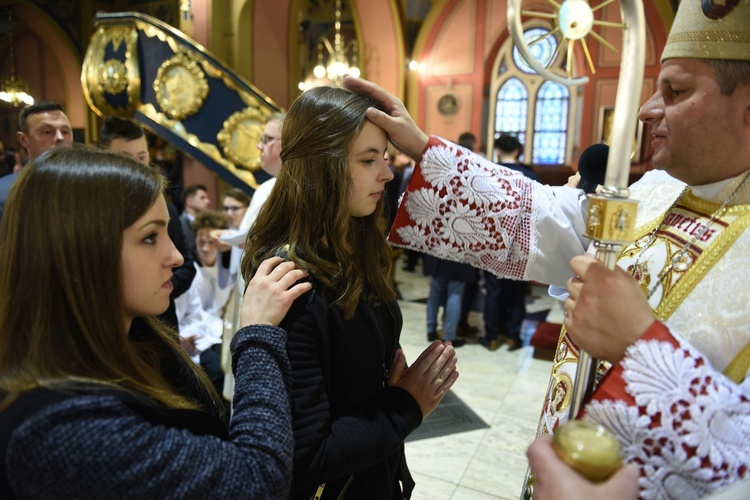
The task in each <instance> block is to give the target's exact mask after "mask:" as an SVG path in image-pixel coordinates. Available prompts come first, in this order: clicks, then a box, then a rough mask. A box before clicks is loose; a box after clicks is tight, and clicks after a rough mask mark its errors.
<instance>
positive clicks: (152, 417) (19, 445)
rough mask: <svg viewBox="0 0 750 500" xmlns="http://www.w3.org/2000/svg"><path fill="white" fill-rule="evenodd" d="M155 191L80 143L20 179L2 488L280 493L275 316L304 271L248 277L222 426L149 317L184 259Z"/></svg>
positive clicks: (0, 275) (24, 494) (3, 284)
mask: <svg viewBox="0 0 750 500" xmlns="http://www.w3.org/2000/svg"><path fill="white" fill-rule="evenodd" d="M164 189H165V181H164V179H163V178H162V177H161V176H160V175H159V174H158V173H157V172H156V171H155V170H152V169H150V168H148V167H145V166H143V165H140V164H139V163H137V162H135V161H133V160H131V159H129V158H127V157H124V156H119V155H116V154H112V153H106V152H101V151H90V150H85V149H53V150H50V151H49V152H47V153H45V154H44V155H43V156H41V157H39V158H37V159H35V161H34V162H32V163H31V164H29V165H27V166H26V167H25V168H24V170H23V172H22V173H21V175H20V176H19V178H18V181H17V182H16V184H15V186H14V188H13V191H12V192H11V194H10V198H9V200H8V203H7V205H6V208H5V214H4V217H3V219H2V226H0V262H2V263H3V264H2V266H0V457H2V467H0V498H103V497H110V498H111V497H113V496H127V497H132V498H177V497H182V498H184V497H192V498H209V497H218V496H223V497H242V498H259V499H261V498H262V499H266V498H285V497H286V496H287V492H288V488H289V481H290V477H291V465H292V450H293V442H292V435H291V416H290V415H291V408H290V398H289V392H288V391H289V389H290V384H291V382H290V369H289V362H288V358H287V355H286V351H285V343H286V334H285V332H284V331H283V330H281V329H280V328H278V327H275V326H272V325H276V324H278V323H279V321H280V320H281V319H282V318H283V317H284V315H285V314H286V311H287V310H288V307H289V305H290V304H291V303H292V302H293V300H294V299H295V298H296V297H298V296H299V295H300V294H301V293H303V292H305V291H307V290H308V289H309V284H307V283H304V282H302V283H300V284H298V285H295V283H296V282H297V281H299V280H300V279H302V278H304V277H305V276H306V273H305V272H304V271H301V270H295V269H294V266H293V265H292V264H291V263H281V262H282V260H281V259H278V258H277V259H273V260H269V261H266V262H264V263H262V264H260V266H259V269H258V273H257V274H256V276H255V278H254V280H253V281H252V282H250V283H249V287H248V295H249V296H250V297H251V298H249V299H248V300H246V301H245V302H244V304H243V311H242V325H243V326H244V328H242V329H240V331H239V332H237V335H236V336H235V338H234V341H233V343H232V349H233V353H234V371H235V377H237V380H238V381H241V383H240V384H239V389H238V391H237V393H236V394H235V399H234V414H233V416H232V419H231V421H230V424H229V428H228V429H227V427H226V424H225V423H224V420H223V419H222V418H221V417H222V415H221V411H222V410H221V408H222V405H221V404H220V403H219V402H218V399H217V398H218V396H217V395H216V393H215V391H214V390H213V388H212V387H211V384H210V382H209V381H208V380H207V378H206V376H205V375H204V374H203V373H202V372H201V370H200V368H199V367H198V366H197V365H195V364H194V363H192V362H191V361H190V360H189V358H188V357H187V355H186V354H185V353H184V352H183V351H182V350H181V349H180V348H179V345H178V344H177V340H176V339H177V337H176V334H175V333H174V332H173V331H172V330H170V329H168V328H167V327H165V326H164V325H163V324H162V323H160V322H159V321H157V320H156V319H155V318H154V316H155V315H158V314H160V313H162V312H163V311H164V310H165V309H166V308H167V306H168V304H169V294H170V292H171V290H172V284H171V277H172V269H173V268H175V267H177V266H179V265H180V264H181V263H182V261H183V259H182V256H181V255H180V254H179V253H178V252H177V250H176V249H175V247H174V245H173V244H172V241H171V240H170V239H169V236H168V235H167V223H168V221H169V215H168V212H167V206H166V203H165V200H164V195H163V193H164ZM290 287H291V288H290Z"/></svg>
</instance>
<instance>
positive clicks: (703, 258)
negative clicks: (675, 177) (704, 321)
mask: <svg viewBox="0 0 750 500" xmlns="http://www.w3.org/2000/svg"><path fill="white" fill-rule="evenodd" d="M678 205H680V206H683V207H685V208H686V209H689V210H691V211H694V212H697V213H699V214H701V213H702V214H711V213H714V212H715V211H716V210H718V209H719V207H720V206H721V205H720V204H718V203H714V202H712V201H707V200H704V199H701V198H698V197H696V196H695V195H694V194H693V191H692V190H691V189H688V191H687V192H686V193H685V194H684V195H683V196H682V199H681V200H679V201H678V202H677V204H676V205H675V206H678ZM666 215H667V214H662V215H661V217H656V218H655V219H654V220H653V221H651V222H649V223H647V224H645V225H643V226H641V227H639V228H638V229H637V230H636V236H635V241H638V240H639V239H641V238H643V237H645V236H646V235H648V234H650V233H651V232H652V231H653V230H654V229H656V228H657V227H659V226H660V225H661V223H662V221H663V220H664V217H665V216H666ZM728 217H729V218H728ZM732 217H734V219H732ZM719 220H721V221H722V222H723V223H724V224H726V227H725V228H724V230H723V231H721V233H720V234H719V236H718V237H717V240H716V241H714V242H713V243H712V244H711V245H710V246H708V247H707V248H706V249H705V250H703V251H702V252H701V255H700V257H699V258H698V259H697V260H696V262H695V263H694V264H693V265H692V266H690V269H689V270H688V271H687V272H686V273H685V274H684V275H683V276H682V278H680V279H679V280H678V281H677V282H676V283H675V284H674V285H673V286H670V287H669V289H668V290H665V294H664V296H663V297H662V299H661V301H660V302H659V305H658V306H657V307H656V309H655V311H654V313H655V314H656V316H657V317H658V318H659V319H661V320H663V321H664V320H666V319H668V318H669V317H670V316H671V315H672V314H673V313H674V312H675V310H677V307H678V306H679V305H680V304H681V303H682V301H683V300H685V297H687V296H688V295H689V294H690V292H692V291H693V289H694V288H695V287H696V286H697V285H698V283H700V281H701V280H702V279H703V278H704V276H705V275H706V273H707V272H708V271H709V270H710V269H711V268H712V267H713V266H714V264H716V262H717V261H718V260H719V258H721V256H722V255H724V253H726V251H727V250H728V249H729V248H730V247H731V246H732V244H733V243H734V242H735V241H736V240H737V238H738V237H739V236H740V235H741V234H742V233H743V232H744V231H745V230H746V229H747V228H748V226H750V205H745V204H741V205H729V206H727V207H726V209H725V211H724V213H723V214H722V216H721V218H720V219H719ZM633 250H640V249H639V248H634V247H628V248H625V249H623V251H622V252H621V253H620V255H619V257H618V261H619V260H620V259H622V258H624V257H625V256H626V254H628V253H631V254H632V252H633ZM667 282H668V281H667Z"/></svg>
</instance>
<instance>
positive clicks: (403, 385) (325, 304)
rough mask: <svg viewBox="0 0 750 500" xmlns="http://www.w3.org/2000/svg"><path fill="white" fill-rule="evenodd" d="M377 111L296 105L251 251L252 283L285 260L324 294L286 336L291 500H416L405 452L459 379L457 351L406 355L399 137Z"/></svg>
mask: <svg viewBox="0 0 750 500" xmlns="http://www.w3.org/2000/svg"><path fill="white" fill-rule="evenodd" d="M376 105H377V103H375V102H374V101H372V100H371V99H369V98H367V97H363V96H361V95H358V94H354V93H352V92H349V91H347V90H345V89H341V88H330V87H319V88H314V89H311V90H308V91H307V92H305V93H304V94H302V95H301V96H300V97H299V98H298V99H297V101H295V102H294V104H292V106H291V108H290V109H289V112H288V113H287V117H286V120H285V121H284V126H283V127H282V131H281V134H282V140H281V143H282V144H283V149H282V152H281V159H282V161H283V165H282V168H281V172H280V174H279V176H278V177H277V181H276V185H275V186H274V188H273V191H272V192H271V194H270V197H269V199H268V201H267V202H266V203H265V205H264V206H263V208H262V209H261V211H260V213H259V214H258V218H257V219H256V221H255V224H254V226H253V228H252V229H251V231H250V233H249V234H248V239H247V244H246V247H245V248H246V252H245V256H244V257H243V262H242V273H243V276H244V277H245V279H249V278H250V277H251V276H252V275H253V274H254V273H256V272H257V271H258V270H259V269H260V266H261V263H262V262H263V260H264V259H267V258H268V257H270V256H273V255H276V254H279V255H284V256H285V257H286V258H287V259H288V260H290V261H292V262H294V263H295V264H296V265H297V266H299V267H300V268H304V269H306V270H307V271H308V272H309V273H310V276H311V281H312V283H313V291H312V292H311V293H309V294H306V295H305V296H303V297H301V298H299V299H298V300H297V301H296V302H295V303H294V305H293V306H292V308H291V309H290V311H289V313H288V314H287V316H286V318H285V319H284V320H283V322H282V323H281V326H282V327H283V328H284V329H285V330H286V331H287V333H288V335H289V337H288V340H287V350H288V353H289V357H290V362H291V365H292V378H293V396H292V397H293V401H294V404H293V422H294V423H293V426H294V439H295V459H294V476H293V479H292V493H291V497H290V498H295V499H296V498H300V499H302V498H304V499H309V498H312V497H313V496H314V497H315V498H324V499H325V498H353V499H362V498H374V499H399V500H400V499H402V498H409V497H410V494H411V490H412V489H413V486H414V483H413V481H412V480H411V477H410V475H409V472H408V468H407V467H406V462H405V459H404V453H403V451H404V447H403V443H404V439H405V438H406V436H407V435H409V433H410V432H412V431H413V430H414V429H415V428H416V427H417V426H419V424H420V423H421V421H422V419H423V418H424V417H426V416H427V415H428V414H429V413H430V412H431V411H432V410H434V409H435V407H436V406H437V405H438V403H439V402H440V400H441V399H442V398H443V396H444V395H445V393H446V392H447V390H448V389H449V388H450V387H451V386H452V385H453V383H454V382H455V380H456V378H457V377H458V372H457V371H456V361H457V358H456V354H455V351H454V348H453V347H452V346H451V344H450V343H442V342H438V341H436V342H434V343H433V344H432V345H430V346H429V347H428V348H427V349H426V350H425V351H424V352H423V353H422V355H421V356H420V357H419V359H417V361H416V362H415V363H414V364H413V365H412V366H410V367H408V368H407V367H406V360H405V356H404V354H403V352H402V351H401V349H400V348H399V336H400V333H401V325H402V317H401V312H400V310H399V308H398V304H397V302H396V301H395V297H396V295H395V292H394V287H393V283H392V281H391V280H390V267H391V265H392V264H391V250H390V247H389V246H388V244H387V242H386V239H385V231H386V225H387V221H386V219H385V217H384V216H383V203H384V200H383V191H384V189H385V185H386V183H387V182H388V181H390V180H391V179H392V178H393V174H392V173H391V171H390V169H389V168H388V164H387V162H386V160H385V158H384V155H385V151H386V146H387V143H388V136H387V135H386V134H385V132H384V131H383V130H382V129H380V128H378V127H377V126H375V125H373V124H372V123H370V122H369V121H368V120H367V119H366V117H365V110H366V109H367V108H368V107H370V106H376ZM237 384H238V387H239V386H240V385H241V384H240V382H239V381H238V382H237ZM399 482H401V483H402V484H403V489H402V486H401V485H400V484H399Z"/></svg>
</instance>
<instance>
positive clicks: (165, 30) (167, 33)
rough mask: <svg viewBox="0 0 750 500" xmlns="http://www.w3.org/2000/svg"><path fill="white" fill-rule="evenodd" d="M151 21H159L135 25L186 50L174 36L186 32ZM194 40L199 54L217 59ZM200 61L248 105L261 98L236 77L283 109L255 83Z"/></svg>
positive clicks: (161, 39)
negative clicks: (243, 85) (247, 89)
mask: <svg viewBox="0 0 750 500" xmlns="http://www.w3.org/2000/svg"><path fill="white" fill-rule="evenodd" d="M133 16H134V17H136V18H138V17H139V14H138V13H133ZM150 21H151V22H154V23H158V24H157V25H154V24H150V23H149V22H146V21H144V20H141V19H136V21H135V25H136V27H137V28H138V29H139V30H141V31H142V32H143V34H144V35H145V36H147V37H149V38H154V37H156V38H157V39H159V41H161V42H164V43H166V44H168V45H169V47H170V48H171V49H172V52H175V53H177V52H181V51H183V50H185V47H184V46H183V44H181V43H180V42H178V41H177V40H176V39H175V38H173V37H174V36H178V37H179V36H182V37H184V38H187V36H186V35H185V34H184V33H182V32H181V31H179V30H178V29H175V28H173V27H172V26H169V25H168V24H164V23H162V22H161V21H159V20H158V19H150ZM192 42H193V44H194V45H195V49H196V53H197V54H201V55H203V54H208V55H210V56H211V57H213V58H214V59H217V58H216V57H215V56H214V55H213V54H211V52H210V51H208V50H206V48H205V47H203V46H202V45H201V44H199V43H198V42H195V41H194V40H193V41H192ZM217 60H218V59H217ZM198 62H199V63H200V64H201V66H203V69H204V70H205V71H206V73H208V74H209V76H212V77H213V78H222V81H223V82H224V84H225V85H226V86H227V87H229V88H230V89H232V90H234V91H235V92H237V93H238V94H239V96H240V98H241V99H242V102H244V103H245V104H246V105H248V106H258V105H259V104H258V103H259V102H260V100H259V99H257V98H256V97H254V96H253V95H252V94H250V93H249V92H247V91H246V90H245V89H244V88H242V87H239V86H238V85H237V83H236V82H235V78H237V79H238V80H242V83H244V84H245V85H247V86H248V87H249V88H251V89H252V90H253V91H254V92H256V93H257V94H258V95H259V96H264V99H263V101H264V103H265V104H264V105H266V106H269V107H271V108H278V109H281V106H279V105H278V104H276V103H275V102H273V100H271V98H270V97H268V96H265V95H264V94H263V93H262V92H261V91H260V90H259V89H258V88H257V87H256V86H255V85H253V84H252V83H250V82H248V81H246V80H244V79H243V78H242V77H240V76H239V75H235V77H234V78H232V77H231V76H229V75H228V74H225V73H224V72H223V71H222V70H219V69H217V68H215V66H214V65H213V64H212V63H210V62H209V61H208V59H206V58H202V59H200V60H198Z"/></svg>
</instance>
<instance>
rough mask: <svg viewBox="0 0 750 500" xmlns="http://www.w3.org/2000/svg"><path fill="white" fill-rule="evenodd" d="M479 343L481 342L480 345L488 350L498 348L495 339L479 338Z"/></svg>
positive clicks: (498, 344) (498, 345)
mask: <svg viewBox="0 0 750 500" xmlns="http://www.w3.org/2000/svg"><path fill="white" fill-rule="evenodd" d="M479 343H480V344H482V347H484V348H485V349H488V350H490V351H497V350H498V349H500V343H499V342H498V341H497V340H486V339H479Z"/></svg>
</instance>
